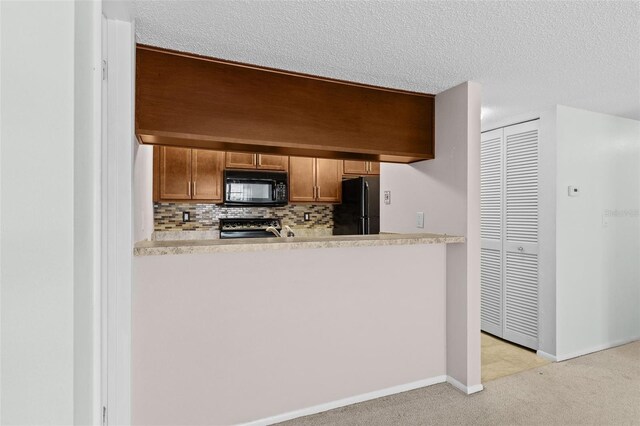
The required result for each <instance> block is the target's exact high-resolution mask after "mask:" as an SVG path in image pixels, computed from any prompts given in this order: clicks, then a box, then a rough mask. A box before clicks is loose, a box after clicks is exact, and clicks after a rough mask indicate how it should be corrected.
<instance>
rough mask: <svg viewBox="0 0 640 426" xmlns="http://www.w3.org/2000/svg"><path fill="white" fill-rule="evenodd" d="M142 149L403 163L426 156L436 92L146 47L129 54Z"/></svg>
mask: <svg viewBox="0 0 640 426" xmlns="http://www.w3.org/2000/svg"><path fill="white" fill-rule="evenodd" d="M135 89H136V99H135V107H136V111H135V126H136V130H135V131H136V135H137V137H138V139H139V140H140V142H141V143H145V144H155V145H164V146H180V147H188V148H200V149H202V148H206V149H214V150H225V151H238V152H262V153H266V154H275V155H278V154H279V155H282V154H285V155H286V154H292V155H298V156H300V155H303V156H308V157H322V158H335V159H344V158H352V159H356V158H357V159H360V160H364V161H389V162H399V163H409V162H414V161H420V160H427V159H431V158H434V129H435V125H434V122H435V95H430V94H424V93H412V92H407V91H402V90H395V89H390V88H383V87H373V86H369V85H365V84H360V83H355V82H348V81H337V80H332V79H328V78H322V77H318V76H310V75H304V74H299V73H294V72H290V71H283V70H275V69H269V68H264V67H260V66H256V65H251V64H239V63H235V62H230V61H224V60H221V59H217V58H211V57H204V56H198V55H192V54H188V53H185V52H176V51H169V50H164V49H160V48H157V47H152V46H142V45H138V47H137V49H136V81H135Z"/></svg>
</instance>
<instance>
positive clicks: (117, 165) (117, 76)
mask: <svg viewBox="0 0 640 426" xmlns="http://www.w3.org/2000/svg"><path fill="white" fill-rule="evenodd" d="M106 36H107V46H106V48H107V54H106V58H107V61H108V63H107V83H106V86H107V88H106V89H107V103H106V107H107V116H106V121H107V123H106V141H103V143H104V142H106V143H104V144H103V147H102V271H101V272H102V280H103V284H102V285H103V293H102V296H103V299H104V300H103V305H102V306H103V309H104V310H105V311H104V315H106V323H105V324H103V330H104V331H103V332H104V333H105V335H106V336H105V339H106V340H105V341H103V344H105V346H106V348H105V350H104V352H103V354H104V356H105V359H104V360H103V362H106V365H105V367H106V375H107V383H106V384H104V383H103V387H102V389H103V391H104V392H105V393H106V395H103V403H104V401H106V406H107V423H108V424H117V425H123V426H126V425H129V424H131V283H132V260H133V237H132V232H133V211H132V191H133V146H132V143H133V123H134V121H133V76H134V73H133V71H132V70H133V64H134V60H135V59H134V58H135V36H134V26H133V24H132V23H130V22H125V21H116V20H112V19H107V34H106ZM104 318H105V316H103V319H104Z"/></svg>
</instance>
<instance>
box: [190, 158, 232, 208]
mask: <svg viewBox="0 0 640 426" xmlns="http://www.w3.org/2000/svg"><path fill="white" fill-rule="evenodd" d="M223 166H224V153H222V152H218V151H208V150H205V149H193V150H191V179H192V180H191V181H192V184H193V187H192V188H191V190H192V194H191V199H193V200H214V201H218V202H222V171H223Z"/></svg>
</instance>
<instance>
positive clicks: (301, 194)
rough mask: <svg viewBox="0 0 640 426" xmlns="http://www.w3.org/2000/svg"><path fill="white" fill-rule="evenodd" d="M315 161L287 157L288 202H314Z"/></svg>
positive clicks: (312, 159)
mask: <svg viewBox="0 0 640 426" xmlns="http://www.w3.org/2000/svg"><path fill="white" fill-rule="evenodd" d="M315 163H316V162H315V159H314V158H306V157H289V201H291V202H302V203H309V202H313V201H315Z"/></svg>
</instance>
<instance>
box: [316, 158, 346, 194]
mask: <svg viewBox="0 0 640 426" xmlns="http://www.w3.org/2000/svg"><path fill="white" fill-rule="evenodd" d="M316 200H317V201H320V202H323V203H339V202H340V201H341V200H342V161H340V160H329V159H326V158H318V159H316Z"/></svg>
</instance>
